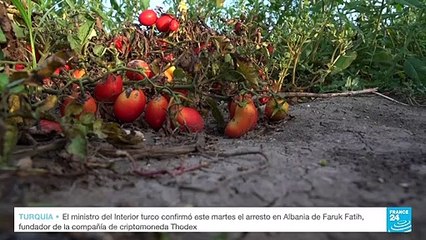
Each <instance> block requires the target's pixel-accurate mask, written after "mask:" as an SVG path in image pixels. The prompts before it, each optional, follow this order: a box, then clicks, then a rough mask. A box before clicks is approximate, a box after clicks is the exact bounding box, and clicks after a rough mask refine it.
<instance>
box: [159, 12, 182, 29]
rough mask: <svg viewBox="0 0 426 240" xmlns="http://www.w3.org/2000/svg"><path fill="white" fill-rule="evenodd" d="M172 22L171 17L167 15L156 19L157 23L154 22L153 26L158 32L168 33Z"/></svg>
mask: <svg viewBox="0 0 426 240" xmlns="http://www.w3.org/2000/svg"><path fill="white" fill-rule="evenodd" d="M172 20H173V18H172V16H170V15H169V14H163V15H161V17H159V18H158V19H157V21H156V22H155V26H156V27H157V29H158V31H160V32H168V31H169V30H170V22H171V21H172ZM178 24H179V23H178ZM178 27H179V26H178Z"/></svg>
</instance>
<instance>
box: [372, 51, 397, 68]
mask: <svg viewBox="0 0 426 240" xmlns="http://www.w3.org/2000/svg"><path fill="white" fill-rule="evenodd" d="M373 62H375V63H383V64H388V65H393V64H394V57H393V56H392V54H391V53H390V52H389V51H385V50H383V51H378V52H376V54H374V56H373Z"/></svg>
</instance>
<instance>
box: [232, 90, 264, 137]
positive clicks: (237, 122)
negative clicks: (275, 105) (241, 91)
mask: <svg viewBox="0 0 426 240" xmlns="http://www.w3.org/2000/svg"><path fill="white" fill-rule="evenodd" d="M240 99H242V96H238V97H237V98H236V100H234V101H232V102H231V103H230V104H229V109H230V117H231V118H232V119H231V120H230V121H229V122H228V124H227V125H226V128H225V135H226V136H228V137H230V138H239V137H241V136H243V135H244V134H246V133H247V132H249V131H250V130H252V129H254V128H255V127H256V124H257V120H258V118H259V113H258V111H257V108H256V106H255V105H254V103H253V100H252V99H251V98H250V97H248V96H245V97H244V100H240ZM238 100H239V101H241V102H236V101H238Z"/></svg>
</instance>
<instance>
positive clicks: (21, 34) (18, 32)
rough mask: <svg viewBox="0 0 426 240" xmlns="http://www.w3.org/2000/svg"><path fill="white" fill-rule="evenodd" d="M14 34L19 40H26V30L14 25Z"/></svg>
mask: <svg viewBox="0 0 426 240" xmlns="http://www.w3.org/2000/svg"><path fill="white" fill-rule="evenodd" d="M12 28H13V32H14V33H15V36H16V37H17V38H25V33H24V28H22V27H20V26H19V25H18V24H16V23H13V24H12Z"/></svg>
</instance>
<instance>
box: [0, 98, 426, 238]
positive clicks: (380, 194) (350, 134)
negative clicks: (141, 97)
mask: <svg viewBox="0 0 426 240" xmlns="http://www.w3.org/2000/svg"><path fill="white" fill-rule="evenodd" d="M291 114H292V115H293V116H294V118H293V119H291V120H289V121H287V122H284V123H280V124H278V125H274V126H265V125H261V126H259V127H258V128H257V129H256V130H255V131H253V132H251V133H250V134H249V135H247V136H245V137H244V138H243V139H238V140H232V139H224V138H222V137H220V136H219V135H218V134H209V135H207V136H205V137H204V141H205V144H204V148H203V151H200V152H199V153H194V154H187V155H181V156H178V157H168V158H162V159H148V160H147V159H145V160H143V161H137V164H138V167H141V168H143V170H144V172H143V173H142V174H141V172H139V173H140V174H139V175H138V174H134V172H132V173H131V174H130V173H129V168H130V165H131V163H130V162H129V161H128V160H125V159H123V158H121V159H120V158H116V159H114V162H115V163H114V165H113V166H112V167H110V168H108V169H104V168H96V167H92V168H93V170H92V171H90V172H89V173H88V174H81V175H79V174H75V175H70V176H67V177H55V176H51V175H42V176H34V175H31V176H19V177H17V176H16V174H11V173H10V172H4V173H0V179H1V182H2V184H1V186H0V201H1V204H2V209H1V210H0V212H3V213H2V214H0V215H2V216H1V217H0V221H1V224H0V225H1V228H0V230H1V231H2V232H3V233H2V234H0V240H6V239H8V240H9V239H10V240H12V239H16V240H17V239H22V240H24V239H25V240H30V239H31V240H32V239H93V240H97V239H105V240H106V239H111V240H116V239H165V235H158V234H137V235H136V234H90V235H76V234H65V235H58V234H52V235H49V234H45V235H40V234H15V235H14V234H12V233H11V232H10V231H11V229H10V226H11V225H12V224H13V223H12V218H8V217H7V216H9V217H10V216H11V214H12V212H11V211H12V209H11V207H12V206H14V205H19V206H21V205H48V206H52V205H53V206H277V207H278V206H287V207H291V206H326V207H327V206H362V207H363V206H366V207H367V206H374V207H387V206H411V207H413V218H414V219H413V229H414V232H413V233H411V234H403V235H398V234H392V235H389V234H385V233H383V234H377V233H375V234H373V233H351V234H343V233H317V234H307V233H247V234H243V233H229V234H226V236H224V235H219V234H217V233H203V234H169V235H167V236H166V237H168V239H244V240H249V239H293V240H296V239H316V240H322V239H377V240H379V239H380V240H383V239H404V240H405V239H416V240H421V239H426V208H425V206H426V196H425V193H426V109H425V108H416V107H406V106H402V105H398V104H395V103H393V102H390V101H388V100H386V99H383V98H378V97H374V96H364V97H350V98H344V97H343V98H330V99H323V100H316V101H313V102H309V103H303V104H298V105H296V106H294V107H293V108H292V110H291ZM146 138H147V142H148V143H151V144H153V143H155V142H161V141H160V140H156V138H155V137H154V135H152V134H151V135H150V134H147V135H146ZM196 140H197V139H194V142H195V141H196ZM179 141H180V140H179V139H172V140H170V142H169V143H170V144H174V145H176V144H177V143H178V142H179ZM188 142H190V140H188ZM178 145H179V144H178ZM181 145H182V144H181ZM212 153H215V154H212ZM49 156H50V157H49ZM59 156H61V155H59ZM43 158H44V159H46V158H48V159H49V161H50V165H49V166H51V168H54V167H55V166H56V165H59V164H60V163H61V160H60V157H58V155H57V154H56V153H52V154H45V155H44V156H43ZM104 161H109V160H108V159H105V160H104ZM41 162H42V161H41ZM44 164H46V163H44ZM61 164H62V165H63V163H61ZM200 166H203V167H202V168H200V169H198V168H199V167H200ZM191 168H197V169H196V170H193V171H188V172H183V171H185V170H188V169H191ZM158 169H163V170H164V169H166V170H168V171H157V172H155V171H156V170H158ZM147 173H148V174H147ZM154 173H158V174H154ZM141 175H144V176H145V177H144V176H141ZM148 175H149V176H152V177H146V176H148ZM8 213H9V214H8Z"/></svg>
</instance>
